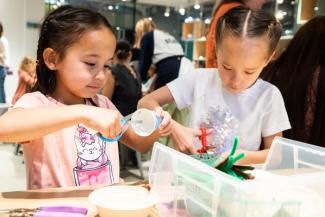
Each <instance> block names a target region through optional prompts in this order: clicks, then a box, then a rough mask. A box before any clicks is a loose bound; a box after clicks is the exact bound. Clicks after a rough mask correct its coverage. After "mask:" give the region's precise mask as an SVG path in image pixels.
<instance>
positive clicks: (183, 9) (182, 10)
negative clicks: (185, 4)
mask: <svg viewBox="0 0 325 217" xmlns="http://www.w3.org/2000/svg"><path fill="white" fill-rule="evenodd" d="M178 12H179V14H180V15H182V16H184V15H185V12H186V10H185V8H180V9H179V10H178Z"/></svg>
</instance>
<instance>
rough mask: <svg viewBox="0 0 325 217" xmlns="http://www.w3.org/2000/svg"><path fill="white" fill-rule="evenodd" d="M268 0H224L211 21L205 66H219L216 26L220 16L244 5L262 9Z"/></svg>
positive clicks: (207, 38)
mask: <svg viewBox="0 0 325 217" xmlns="http://www.w3.org/2000/svg"><path fill="white" fill-rule="evenodd" d="M265 2H266V0H222V1H221V2H220V4H219V5H218V6H217V7H216V9H215V10H214V12H213V16H212V19H211V23H210V26H209V30H208V33H207V37H206V43H205V45H206V49H205V59H206V62H205V67H206V68H217V67H218V65H217V55H216V44H215V41H216V40H218V39H216V38H215V34H216V26H217V22H218V20H219V18H220V17H222V16H223V15H224V14H225V13H227V12H228V11H229V10H230V9H232V8H234V7H238V6H240V5H244V6H246V7H248V8H250V9H252V10H260V9H261V8H262V6H263V4H264V3H265Z"/></svg>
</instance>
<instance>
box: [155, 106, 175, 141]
mask: <svg viewBox="0 0 325 217" xmlns="http://www.w3.org/2000/svg"><path fill="white" fill-rule="evenodd" d="M155 112H156V114H157V115H158V116H159V117H160V118H161V119H162V121H161V123H160V126H159V134H160V135H161V136H168V135H170V134H171V132H172V127H173V121H172V119H171V117H170V114H169V113H168V112H166V111H164V110H163V109H162V108H161V107H157V108H156V109H155Z"/></svg>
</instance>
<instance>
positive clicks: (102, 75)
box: [95, 68, 106, 80]
mask: <svg viewBox="0 0 325 217" xmlns="http://www.w3.org/2000/svg"><path fill="white" fill-rule="evenodd" d="M105 70H106V69H105V68H102V69H101V70H99V72H98V73H97V74H96V77H95V78H96V79H97V80H104V79H105Z"/></svg>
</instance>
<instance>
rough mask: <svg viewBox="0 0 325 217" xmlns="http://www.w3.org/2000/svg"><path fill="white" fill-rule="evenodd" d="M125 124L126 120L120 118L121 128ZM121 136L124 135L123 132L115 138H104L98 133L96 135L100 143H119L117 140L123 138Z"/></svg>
mask: <svg viewBox="0 0 325 217" xmlns="http://www.w3.org/2000/svg"><path fill="white" fill-rule="evenodd" d="M127 123H128V122H127V120H126V119H125V118H124V117H122V118H121V125H122V126H125V125H126V124H127ZM123 134H124V132H123V131H121V132H120V134H118V136H117V137H115V138H106V137H104V136H103V135H102V134H101V133H99V134H98V137H99V138H100V139H101V140H102V141H104V142H116V141H119V140H120V139H121V137H122V136H123Z"/></svg>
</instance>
